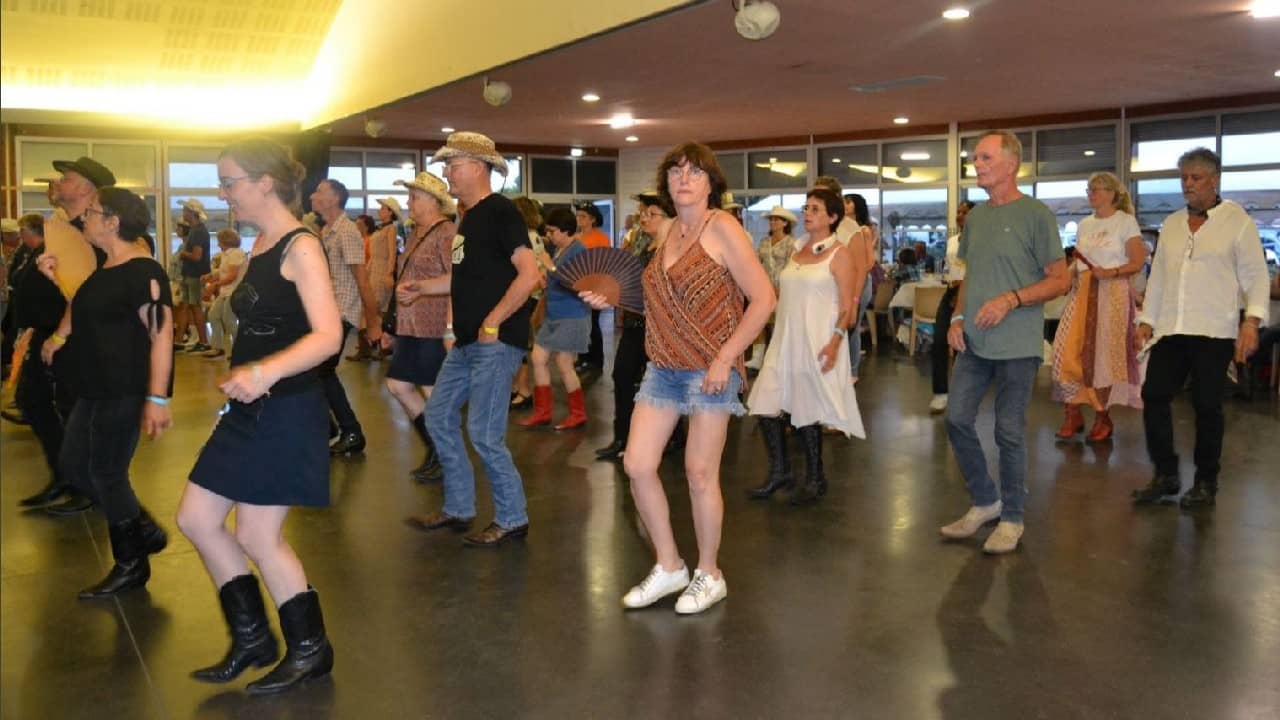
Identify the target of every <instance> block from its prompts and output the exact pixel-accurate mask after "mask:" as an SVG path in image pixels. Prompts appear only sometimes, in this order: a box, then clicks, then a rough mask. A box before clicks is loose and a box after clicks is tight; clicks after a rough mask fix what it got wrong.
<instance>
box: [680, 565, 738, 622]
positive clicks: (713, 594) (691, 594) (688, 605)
mask: <svg viewBox="0 0 1280 720" xmlns="http://www.w3.org/2000/svg"><path fill="white" fill-rule="evenodd" d="M728 595H729V586H728V585H727V584H726V583H725V581H724V577H723V576H721V578H720V579H719V580H717V579H715V578H713V577H711V573H705V572H702V571H701V570H695V571H694V573H693V582H691V583H689V587H687V588H685V589H684V592H683V593H681V594H680V599H679V600H676V612H678V613H680V614H681V615H692V614H694V613H700V612H702V611H703V610H706V609H707V608H709V607H711V606H712V605H715V604H716V603H718V602H720V601H721V600H723V599H725V598H726V597H728Z"/></svg>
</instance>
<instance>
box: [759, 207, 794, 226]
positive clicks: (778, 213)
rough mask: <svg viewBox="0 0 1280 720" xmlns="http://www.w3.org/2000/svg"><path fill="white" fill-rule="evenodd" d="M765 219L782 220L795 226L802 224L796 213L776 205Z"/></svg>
mask: <svg viewBox="0 0 1280 720" xmlns="http://www.w3.org/2000/svg"><path fill="white" fill-rule="evenodd" d="M765 217H766V218H782V219H783V220H786V221H787V222H789V223H791V224H792V225H795V224H797V223H799V222H800V221H799V220H797V219H796V214H795V213H793V212H791V211H790V210H788V209H786V208H784V207H782V206H781V205H774V206H773V209H772V210H770V211H769V212H768V213H766V214H765Z"/></svg>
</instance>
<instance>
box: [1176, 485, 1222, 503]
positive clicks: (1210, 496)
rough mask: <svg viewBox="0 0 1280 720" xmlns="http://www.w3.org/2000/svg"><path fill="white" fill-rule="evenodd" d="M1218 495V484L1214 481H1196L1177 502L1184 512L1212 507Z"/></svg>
mask: <svg viewBox="0 0 1280 720" xmlns="http://www.w3.org/2000/svg"><path fill="white" fill-rule="evenodd" d="M1217 495H1218V482H1217V481H1216V480H1200V479H1197V480H1196V482H1195V484H1194V485H1192V486H1191V489H1190V490H1188V491H1187V494H1186V495H1183V496H1182V499H1181V500H1179V501H1178V504H1179V505H1181V506H1182V508H1183V509H1184V510H1193V509H1195V508H1202V507H1213V505H1214V503H1215V502H1216V499H1215V498H1216V497H1217Z"/></svg>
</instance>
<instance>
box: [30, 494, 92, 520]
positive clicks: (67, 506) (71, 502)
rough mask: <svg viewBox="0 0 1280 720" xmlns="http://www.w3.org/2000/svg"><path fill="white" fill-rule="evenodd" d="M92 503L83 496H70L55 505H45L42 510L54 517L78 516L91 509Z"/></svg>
mask: <svg viewBox="0 0 1280 720" xmlns="http://www.w3.org/2000/svg"><path fill="white" fill-rule="evenodd" d="M93 506H94V502H93V501H92V500H90V499H89V498H87V497H85V496H84V495H72V496H71V497H69V498H67V499H66V500H63V501H62V502H60V503H58V504H57V505H46V506H44V508H42V509H43V510H44V511H45V512H47V513H49V514H50V515H54V516H56V517H66V516H68V515H79V514H80V513H82V512H84V511H85V510H91V509H93Z"/></svg>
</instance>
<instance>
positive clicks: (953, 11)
mask: <svg viewBox="0 0 1280 720" xmlns="http://www.w3.org/2000/svg"><path fill="white" fill-rule="evenodd" d="M942 17H944V18H946V19H948V20H964V19H965V18H967V17H969V10H968V9H967V8H962V7H953V8H948V9H947V10H946V11H944V12H943V13H942Z"/></svg>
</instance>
